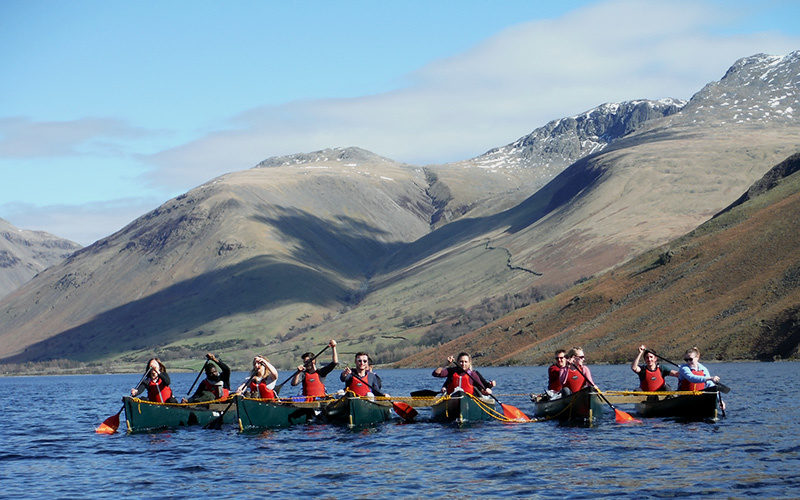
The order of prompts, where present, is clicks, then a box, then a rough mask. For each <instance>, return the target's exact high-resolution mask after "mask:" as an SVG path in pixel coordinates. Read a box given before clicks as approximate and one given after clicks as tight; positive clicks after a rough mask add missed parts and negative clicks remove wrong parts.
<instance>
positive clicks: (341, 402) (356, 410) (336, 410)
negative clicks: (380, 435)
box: [322, 395, 392, 427]
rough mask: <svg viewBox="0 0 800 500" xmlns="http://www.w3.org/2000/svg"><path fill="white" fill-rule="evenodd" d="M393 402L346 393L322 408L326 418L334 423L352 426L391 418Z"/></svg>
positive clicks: (375, 422)
mask: <svg viewBox="0 0 800 500" xmlns="http://www.w3.org/2000/svg"><path fill="white" fill-rule="evenodd" d="M391 409H392V403H391V402H389V401H373V400H370V399H369V398H361V397H358V396H351V395H345V396H342V397H341V398H339V399H337V400H335V401H333V402H331V403H328V404H327V405H326V406H324V407H323V408H322V415H323V416H324V418H325V419H326V420H327V421H328V422H331V423H334V424H345V425H348V426H350V427H358V426H362V425H373V424H379V423H381V422H385V421H387V420H389V419H390V418H391V415H390V411H391Z"/></svg>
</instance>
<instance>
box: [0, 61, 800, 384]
mask: <svg viewBox="0 0 800 500" xmlns="http://www.w3.org/2000/svg"><path fill="white" fill-rule="evenodd" d="M798 72H800V65H798V58H797V53H792V54H790V55H788V56H785V57H782V58H777V59H776V58H771V57H765V56H754V57H752V58H745V59H742V60H740V61H737V63H736V64H735V65H734V67H733V68H732V69H731V70H730V71H729V72H728V73H727V74H726V75H725V76H724V77H723V79H722V80H720V82H716V84H711V85H709V86H706V87H705V88H704V89H703V90H701V91H700V92H698V93H697V94H696V95H695V96H693V97H692V99H691V100H690V101H689V102H688V103H687V104H686V105H685V106H683V107H681V108H680V109H677V108H678V107H679V105H680V103H677V102H672V103H668V102H665V103H662V104H663V106H662V107H660V108H659V107H658V106H656V105H654V104H650V103H644V102H637V103H629V104H625V103H623V104H622V105H619V106H601V107H600V108H598V110H597V111H596V112H589V113H587V114H586V117H585V118H581V117H580V116H579V117H578V118H575V117H573V118H572V119H565V120H564V121H563V122H562V123H561V125H557V126H554V127H553V129H552V130H551V131H550V132H547V133H545V132H543V131H541V132H537V131H534V134H539V135H538V136H540V137H542V138H541V139H535V140H534V139H531V140H530V141H529V144H530V145H531V148H532V149H530V154H531V158H532V159H531V160H530V162H529V163H528V165H529V166H528V167H526V166H525V165H523V163H522V162H517V163H516V164H515V165H514V166H513V167H509V168H503V169H499V168H485V165H486V164H484V166H480V165H479V163H480V162H479V161H478V160H475V161H467V162H463V163H460V164H448V165H428V166H424V167H421V166H414V165H407V164H402V163H397V162H394V161H392V160H390V159H387V158H383V157H380V156H378V155H375V154H373V153H370V152H367V151H364V150H361V149H358V148H346V149H331V150H325V151H320V152H315V153H309V154H302V155H291V156H287V157H278V158H271V159H268V160H265V161H264V162H262V163H261V164H259V165H258V166H256V167H255V168H252V169H249V170H245V171H241V172H235V173H232V174H228V175H225V176H221V177H219V178H217V179H214V180H212V181H210V182H208V183H206V184H204V185H202V186H199V187H198V188H195V189H193V190H191V191H189V192H188V193H186V194H184V195H182V196H179V197H177V198H175V199H173V200H170V201H168V202H167V203H165V204H164V205H162V206H161V207H159V208H158V209H156V210H154V211H152V212H150V213H148V214H146V215H145V216H143V217H141V218H139V219H137V220H136V221H133V222H132V223H131V224H129V225H128V226H127V227H125V228H123V229H122V230H121V231H119V232H117V233H115V234H114V235H111V236H109V237H108V238H104V239H102V240H100V241H98V242H96V243H95V244H93V245H92V246H90V247H87V248H85V249H82V250H81V251H79V252H76V253H75V254H73V255H72V256H70V258H68V259H67V260H66V261H65V262H63V263H61V264H58V265H56V266H53V267H51V268H49V269H47V270H46V271H44V272H42V273H40V274H39V276H37V277H36V278H35V279H34V280H32V281H31V282H29V283H28V284H26V285H25V286H23V287H22V288H21V289H19V290H18V291H17V292H15V293H14V294H13V295H12V296H10V297H8V298H6V299H5V300H3V301H2V302H0V340H2V342H0V362H4V363H22V362H28V361H46V360H51V359H54V358H58V357H62V358H67V359H73V360H78V361H82V362H86V363H90V366H95V367H96V369H102V370H107V369H110V370H118V369H125V368H130V367H134V366H136V365H138V364H139V363H141V362H142V360H143V359H145V358H147V357H148V356H150V355H152V354H153V353H155V354H158V355H159V356H161V357H164V358H166V359H170V360H171V361H172V364H173V365H174V364H175V363H187V362H188V360H192V359H201V358H202V356H203V354H204V353H205V352H207V351H222V352H224V353H225V356H226V360H229V361H231V362H232V363H233V364H234V366H239V367H241V366H245V363H246V362H247V360H248V358H250V357H252V353H253V352H262V353H267V354H269V355H270V357H271V359H272V360H273V361H275V362H276V363H278V364H279V365H281V366H284V367H287V366H293V365H294V364H295V363H296V360H297V356H298V354H299V353H302V352H305V351H308V350H309V347H313V346H314V345H318V344H321V343H324V342H325V341H326V339H328V338H331V337H334V338H336V339H337V340H340V341H341V342H340V343H341V346H342V348H341V352H342V354H343V356H344V355H348V354H351V353H355V352H356V351H358V350H368V351H370V352H373V353H375V357H376V359H378V361H379V362H390V361H393V360H396V359H400V358H401V357H405V356H408V355H411V354H413V353H415V352H418V351H420V350H423V349H425V348H427V347H429V346H435V345H437V344H439V343H443V342H446V341H448V340H450V339H452V338H454V337H455V336H457V335H461V334H464V333H467V332H470V331H473V330H476V329H477V328H480V327H481V326H483V325H485V324H487V323H489V322H491V321H493V320H495V319H497V318H499V317H501V316H502V315H504V314H506V313H508V312H509V311H511V310H513V309H515V308H519V307H522V306H526V305H528V304H531V303H533V302H536V301H541V300H544V299H546V298H547V297H550V296H553V295H555V294H556V293H558V292H560V291H562V290H564V289H565V288H568V287H570V286H571V285H573V284H574V283H575V282H576V281H586V280H589V279H590V278H591V277H592V276H594V275H598V274H600V273H603V272H606V271H608V270H610V269H613V268H614V267H616V266H619V265H621V264H623V263H625V262H626V261H628V260H630V259H632V258H634V257H636V256H637V255H639V254H641V253H642V252H645V251H648V250H650V249H652V248H654V247H657V246H659V245H663V244H665V243H667V242H669V241H671V240H672V239H674V238H676V237H678V236H679V235H681V234H684V233H686V232H687V231H690V230H692V229H694V228H695V227H697V226H698V225H699V224H701V223H703V222H705V221H706V220H708V219H709V218H711V217H712V216H713V215H714V214H717V213H719V212H720V211H721V210H723V209H724V208H725V207H727V206H729V205H730V204H731V203H732V202H734V201H735V200H736V199H737V198H738V197H739V196H740V195H741V194H742V193H743V192H744V191H745V190H746V189H747V188H748V186H750V185H751V184H752V183H753V182H754V181H755V180H756V179H758V178H759V177H761V176H762V175H764V173H765V172H766V171H767V170H769V168H770V167H771V166H772V165H774V164H775V163H777V162H778V161H780V160H781V159H783V158H786V157H787V156H789V155H790V154H792V153H795V152H796V151H797V140H796V138H797V137H798V134H799V133H800V122H798V120H797V119H795V118H793V114H792V113H789V112H788V111H786V110H787V109H788V108H790V107H792V106H797V105H796V104H794V103H796V102H797V101H798V93H799V91H798V87H797V86H796V85H795V86H793V85H794V83H793V82H795V80H794V78H795V76H792V75H796V74H797V73H798ZM763 75H768V79H767V80H766V83H764V80H762V79H761V77H762V76H763ZM753 79H758V80H759V81H758V82H755V81H753ZM762 84H763V85H762ZM742 87H743V88H742ZM719 89H725V90H719ZM722 94H725V97H723V96H722ZM734 94H735V95H736V96H737V99H738V97H739V96H745V95H746V96H747V99H751V100H752V101H748V102H747V106H748V109H753V110H755V109H756V104H757V103H758V109H761V110H763V112H762V113H761V114H760V115H758V116H756V115H755V114H754V115H753V116H752V117H751V119H750V120H749V121H748V120H742V121H741V122H739V121H733V122H731V121H730V117H732V116H733V115H730V113H729V112H730V110H729V109H728V108H730V106H722V105H721V104H720V102H728V101H720V99H727V98H728V97H727V96H729V95H734ZM779 94H780V96H783V95H784V94H787V97H785V98H784V97H781V101H780V106H786V107H784V108H782V109H783V110H784V112H783V113H782V114H780V115H778V114H776V113H775V112H774V111H773V108H772V107H770V104H769V103H771V102H775V99H776V96H778V95H779ZM737 99H734V101H736V100H737ZM758 99H760V100H758ZM734 101H731V103H733V102H734ZM736 105H739V104H736ZM670 106H674V107H675V108H674V109H673V108H671V107H670ZM650 108H652V109H653V110H654V111H652V112H651V111H649V110H650ZM620 109H623V110H627V111H626V112H625V113H622V114H621V115H615V114H614V113H620V111H619V110H620ZM797 109H800V108H797ZM642 110H644V111H642ZM698 110H699V111H700V112H699V113H698ZM632 115H640V118H636V117H634V116H632ZM581 116H583V115H581ZM648 117H649V119H645V118H648ZM559 127H560V128H559ZM545 128H546V127H545ZM556 130H561V131H562V133H563V134H564V135H563V137H562V136H561V135H560V134H559V133H558V132H556ZM547 134H553V139H551V140H550V141H549V142H551V143H555V142H559V141H561V142H562V143H563V144H565V145H566V144H572V145H573V146H575V145H576V144H581V143H582V142H583V141H585V140H588V139H587V138H592V137H593V138H595V139H592V140H593V141H594V142H595V143H596V144H595V145H594V146H592V147H589V145H588V144H589V143H586V147H585V148H584V149H576V148H573V149H569V148H566V146H564V147H559V148H556V149H552V150H548V149H547V148H546V147H545V143H546V142H548V141H547V140H546V137H547ZM620 134H622V135H620ZM538 136H537V137H538ZM576 141H577V142H576ZM517 142H519V141H517ZM523 142H524V141H523ZM520 144H522V143H520ZM534 145H535V147H534ZM526 147H527V146H526ZM500 149H502V148H500ZM523 149H524V148H521V147H519V148H516V149H514V148H507V149H506V152H505V153H504V154H506V155H507V156H508V158H511V155H512V154H519V155H523V154H524V153H523ZM562 150H563V151H569V154H574V155H577V156H580V155H581V154H586V155H585V156H582V157H579V158H578V159H576V161H574V162H573V163H571V164H569V165H568V166H566V167H565V168H564V169H563V170H562V171H561V172H559V173H558V174H557V175H555V177H552V178H551V179H550V180H549V181H547V183H546V184H545V185H544V186H543V187H541V189H537V188H536V187H533V186H536V185H537V183H541V182H544V179H546V178H547V177H548V176H550V175H551V173H544V174H542V173H541V172H540V170H541V169H542V168H543V167H542V165H545V164H547V163H548V161H549V162H550V163H551V164H552V162H554V161H555V158H556V152H557V151H562ZM498 151H499V150H498ZM534 151H548V152H549V153H548V154H550V156H549V157H548V158H549V159H539V160H536V159H533V156H535V155H534V154H533V152H534ZM490 153H491V154H493V155H495V157H496V158H497V157H499V155H500V153H497V152H494V153H492V152H490ZM487 154H488V153H487ZM484 156H485V155H484ZM562 156H563V157H564V158H567V156H565V155H562ZM479 158H480V157H479ZM563 161H565V162H566V161H569V159H564V160H563ZM189 367H192V366H191V365H189Z"/></svg>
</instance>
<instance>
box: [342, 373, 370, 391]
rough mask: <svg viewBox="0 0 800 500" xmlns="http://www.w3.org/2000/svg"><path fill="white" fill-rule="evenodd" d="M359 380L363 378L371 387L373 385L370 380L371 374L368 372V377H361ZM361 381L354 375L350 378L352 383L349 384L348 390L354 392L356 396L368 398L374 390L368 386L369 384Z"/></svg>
mask: <svg viewBox="0 0 800 500" xmlns="http://www.w3.org/2000/svg"><path fill="white" fill-rule="evenodd" d="M359 378H361V380H364V381H366V382H368V383H369V384H370V385H373V382H372V381H371V380H370V379H369V372H367V376H366V377H359ZM361 380H358V379H357V378H356V377H355V375H352V376H351V378H350V382H349V383H348V384H347V389H348V390H350V391H353V392H354V393H355V394H356V396H366V395H367V393H368V392H370V391H371V390H372V389H370V388H369V387H368V386H367V384H365V383H364V382H362V381H361Z"/></svg>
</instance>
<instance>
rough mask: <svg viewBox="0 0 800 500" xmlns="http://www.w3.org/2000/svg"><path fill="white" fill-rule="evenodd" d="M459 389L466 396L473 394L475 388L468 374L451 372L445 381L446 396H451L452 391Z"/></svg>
mask: <svg viewBox="0 0 800 500" xmlns="http://www.w3.org/2000/svg"><path fill="white" fill-rule="evenodd" d="M459 387H460V388H461V390H463V391H464V392H466V393H467V394H475V387H474V386H473V385H472V377H470V376H469V373H462V374H459V373H458V372H453V373H451V374H450V377H449V378H448V379H447V394H453V391H455V390H456V389H457V388H459Z"/></svg>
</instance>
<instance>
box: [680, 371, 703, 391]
mask: <svg viewBox="0 0 800 500" xmlns="http://www.w3.org/2000/svg"><path fill="white" fill-rule="evenodd" d="M692 373H693V374H695V375H699V376H701V377H705V376H706V374H705V372H704V371H703V370H692ZM705 388H706V383H705V382H689V381H688V380H686V379H685V378H682V379H680V380H679V381H678V390H679V391H702V390H703V389H705Z"/></svg>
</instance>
